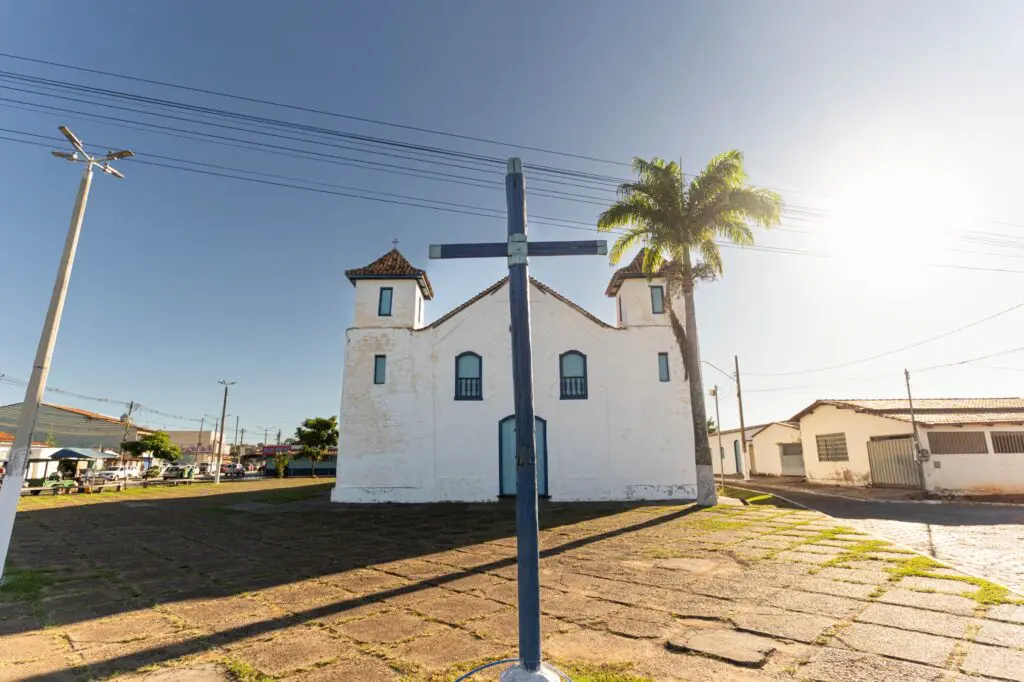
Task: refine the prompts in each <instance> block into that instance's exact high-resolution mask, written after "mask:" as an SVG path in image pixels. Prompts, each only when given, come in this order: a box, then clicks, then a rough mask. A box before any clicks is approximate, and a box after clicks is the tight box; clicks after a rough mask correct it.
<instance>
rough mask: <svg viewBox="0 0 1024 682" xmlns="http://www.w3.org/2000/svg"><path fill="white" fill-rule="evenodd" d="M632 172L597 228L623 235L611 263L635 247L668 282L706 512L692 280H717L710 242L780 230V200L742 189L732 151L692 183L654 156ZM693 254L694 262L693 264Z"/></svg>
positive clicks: (711, 487) (716, 256)
mask: <svg viewBox="0 0 1024 682" xmlns="http://www.w3.org/2000/svg"><path fill="white" fill-rule="evenodd" d="M633 172H634V174H635V175H636V180H635V181H633V182H626V183H623V184H622V185H620V186H619V198H618V200H617V201H616V202H615V203H614V204H612V205H611V206H610V207H608V209H607V210H605V211H604V212H603V213H601V215H600V217H599V218H598V221H597V226H598V229H600V230H602V231H611V230H613V229H615V228H618V227H625V228H626V229H625V230H623V231H622V232H621V234H620V236H619V237H618V238H617V239H616V240H615V243H614V244H613V246H612V249H611V252H610V253H609V260H610V261H611V263H612V264H615V263H618V262H619V261H620V260H621V259H622V257H623V255H625V254H626V253H627V252H628V251H629V250H630V249H631V248H633V247H637V246H639V247H642V251H641V253H642V263H643V272H645V273H648V274H650V275H651V276H654V275H656V274H657V275H658V276H660V277H665V278H666V281H667V282H668V285H669V287H668V294H669V295H668V296H666V297H665V303H666V306H665V307H666V312H667V313H668V317H669V324H671V326H672V331H673V334H674V335H675V337H676V342H677V343H678V344H679V351H680V353H681V354H682V356H683V364H684V367H685V369H686V377H687V378H688V379H689V381H690V404H691V405H692V408H693V410H692V411H693V432H694V443H695V446H696V447H695V452H694V459H695V461H696V464H697V502H698V504H701V505H711V504H714V503H715V481H714V472H713V469H712V465H711V445H710V443H709V442H708V422H707V411H706V409H705V406H704V387H703V385H702V382H701V378H700V377H701V374H700V350H699V343H698V340H697V312H696V309H695V307H694V302H693V287H694V285H695V283H696V282H697V280H712V279H716V278H717V277H718V276H719V275H721V274H722V254H721V251H719V248H718V244H717V243H716V242H715V239H716V238H724V239H728V240H729V241H731V242H732V243H734V244H739V245H751V244H753V243H754V235H753V232H752V231H751V229H750V223H754V224H757V225H760V226H762V227H766V228H769V227H774V226H775V225H778V223H779V220H780V218H781V216H782V208H783V204H782V198H781V197H780V196H779V195H778V194H776V193H775V192H772V191H770V190H767V189H760V188H754V187H750V186H748V185H747V184H746V173H745V172H744V170H743V154H741V153H740V152H739V151H736V150H731V151H728V152H725V153H723V154H719V155H718V156H716V157H714V158H713V159H711V161H710V162H709V163H708V165H707V167H706V168H705V169H704V170H703V171H701V173H700V174H699V175H697V176H696V177H694V178H693V179H692V180H687V179H686V177H685V176H684V175H683V171H682V169H681V168H680V167H679V165H678V164H677V163H675V162H666V161H665V160H664V159H661V158H657V157H655V158H653V159H651V160H650V161H647V160H645V159H642V158H639V157H637V158H635V159H633ZM695 255H696V256H697V257H698V258H699V260H696V261H695V260H694V256H695ZM678 292H681V293H682V295H683V306H684V308H685V310H684V316H685V327H684V326H683V325H682V324H680V322H679V318H678V317H677V315H676V312H675V309H674V307H673V305H672V299H673V295H674V294H676V293H678Z"/></svg>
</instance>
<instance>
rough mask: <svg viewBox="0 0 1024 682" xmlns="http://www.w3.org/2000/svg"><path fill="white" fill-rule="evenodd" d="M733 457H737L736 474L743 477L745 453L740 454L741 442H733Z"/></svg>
mask: <svg viewBox="0 0 1024 682" xmlns="http://www.w3.org/2000/svg"><path fill="white" fill-rule="evenodd" d="M732 451H733V455H735V456H736V473H737V474H740V475H741V476H742V475H743V453H741V452H740V442H739V441H738V440H734V441H733V442H732Z"/></svg>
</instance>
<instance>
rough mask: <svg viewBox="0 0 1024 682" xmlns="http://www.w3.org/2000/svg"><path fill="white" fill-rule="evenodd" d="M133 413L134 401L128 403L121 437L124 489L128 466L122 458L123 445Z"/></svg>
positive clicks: (122, 456)
mask: <svg viewBox="0 0 1024 682" xmlns="http://www.w3.org/2000/svg"><path fill="white" fill-rule="evenodd" d="M134 411H135V401H134V400H132V401H129V403H128V413H127V414H126V415H125V416H124V433H123V434H122V435H121V473H122V474H124V489H125V490H127V489H128V466H127V462H126V461H125V458H124V443H125V441H126V440H128V429H130V428H131V427H132V412H134Z"/></svg>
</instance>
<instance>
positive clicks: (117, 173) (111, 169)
mask: <svg viewBox="0 0 1024 682" xmlns="http://www.w3.org/2000/svg"><path fill="white" fill-rule="evenodd" d="M100 168H102V169H103V172H104V173H106V174H107V175H113V176H114V177H115V178H121V179H122V180H124V173H122V172H121V171H119V170H117V169H116V168H114V167H112V166H110V165H109V164H106V163H105V164H103V165H102V166H100Z"/></svg>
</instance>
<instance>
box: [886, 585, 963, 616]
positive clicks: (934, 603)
mask: <svg viewBox="0 0 1024 682" xmlns="http://www.w3.org/2000/svg"><path fill="white" fill-rule="evenodd" d="M878 601H880V602H885V603H886V604H899V605H900V606H913V607H915V608H919V609H929V610H932V611H941V612H942V613H952V614H955V615H958V616H971V615H974V612H975V611H976V610H977V608H978V602H976V601H974V600H973V599H968V598H967V597H959V596H955V595H952V594H943V593H941V592H936V593H930V592H915V591H913V590H907V589H903V588H893V589H891V590H889V591H888V592H886V593H885V594H883V595H882V596H881V597H879V598H878Z"/></svg>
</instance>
